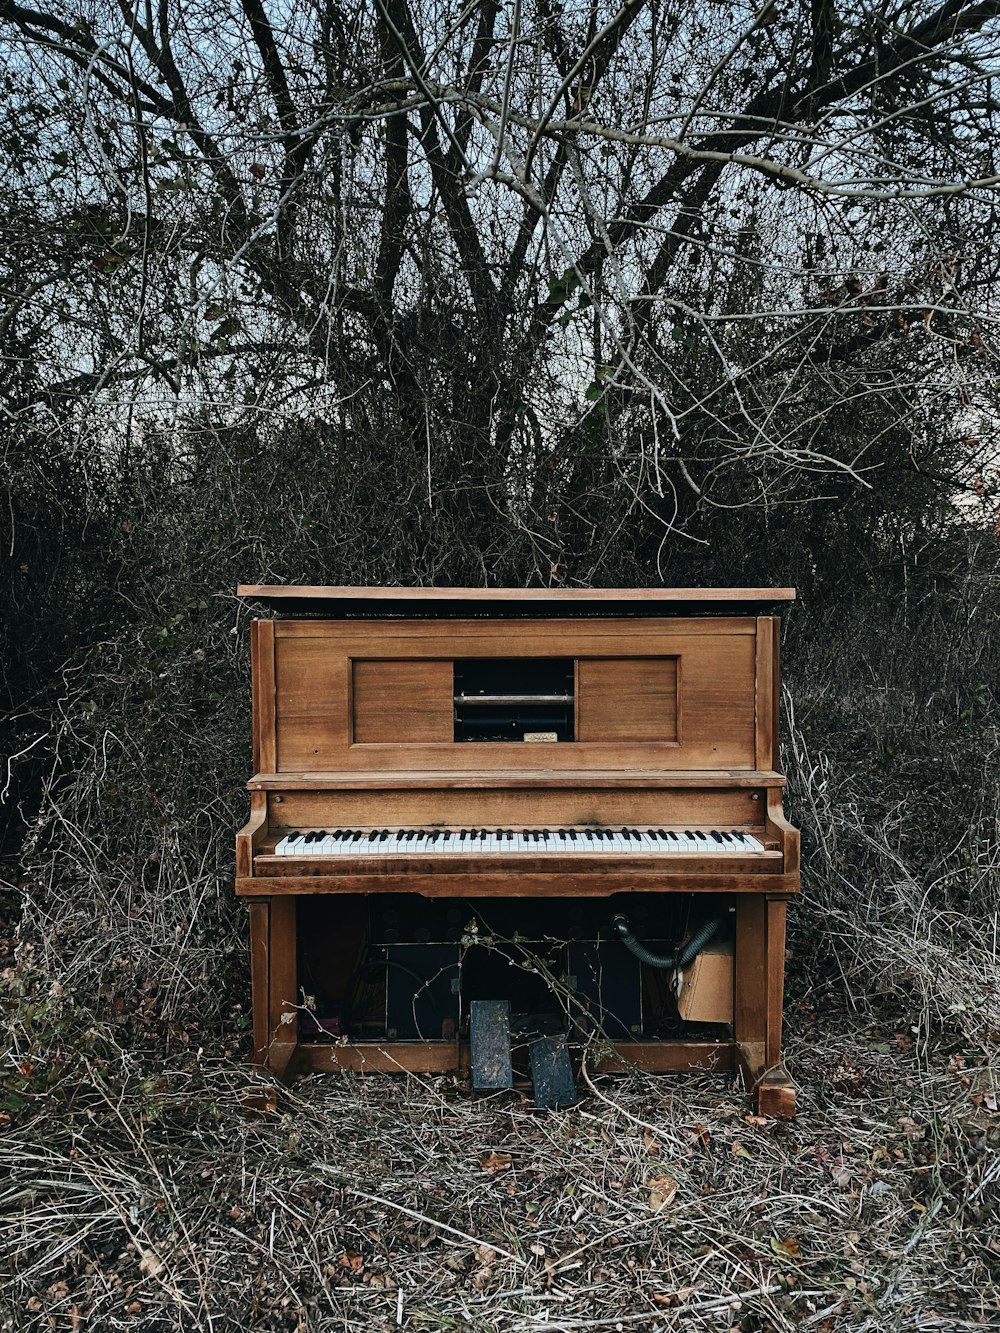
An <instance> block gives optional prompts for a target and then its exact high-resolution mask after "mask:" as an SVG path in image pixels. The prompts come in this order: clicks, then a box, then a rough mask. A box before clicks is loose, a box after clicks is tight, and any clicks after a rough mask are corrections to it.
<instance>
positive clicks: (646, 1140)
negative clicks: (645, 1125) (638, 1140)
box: [642, 1129, 660, 1157]
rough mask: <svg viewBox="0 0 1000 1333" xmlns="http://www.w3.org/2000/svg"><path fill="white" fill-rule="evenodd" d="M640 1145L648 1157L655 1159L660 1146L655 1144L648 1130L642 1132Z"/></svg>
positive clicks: (654, 1139) (653, 1137)
mask: <svg viewBox="0 0 1000 1333" xmlns="http://www.w3.org/2000/svg"><path fill="white" fill-rule="evenodd" d="M642 1144H643V1147H644V1148H645V1149H646V1151H647V1152H648V1153H649V1155H650V1157H657V1156H658V1155H659V1152H660V1145H659V1143H657V1141H656V1138H655V1136H654V1135H653V1133H652V1132H651V1131H650V1130H648V1129H644V1130H643V1131H642Z"/></svg>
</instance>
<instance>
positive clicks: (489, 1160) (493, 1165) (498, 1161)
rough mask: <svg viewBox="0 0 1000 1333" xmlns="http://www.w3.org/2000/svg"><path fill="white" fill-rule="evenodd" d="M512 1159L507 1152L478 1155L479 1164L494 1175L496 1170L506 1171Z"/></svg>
mask: <svg viewBox="0 0 1000 1333" xmlns="http://www.w3.org/2000/svg"><path fill="white" fill-rule="evenodd" d="M513 1160H514V1159H513V1158H512V1157H511V1155H510V1153H509V1152H491V1153H490V1155H489V1156H488V1157H480V1159H479V1165H480V1166H481V1167H482V1169H483V1170H484V1171H489V1172H490V1173H491V1174H493V1175H496V1173H497V1172H498V1171H506V1170H507V1168H508V1167H509V1166H510V1164H511V1162H512V1161H513Z"/></svg>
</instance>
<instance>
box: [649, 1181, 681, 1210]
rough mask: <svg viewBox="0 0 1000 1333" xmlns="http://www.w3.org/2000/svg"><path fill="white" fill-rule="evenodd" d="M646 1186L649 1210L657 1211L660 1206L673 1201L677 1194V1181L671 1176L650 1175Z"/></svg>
mask: <svg viewBox="0 0 1000 1333" xmlns="http://www.w3.org/2000/svg"><path fill="white" fill-rule="evenodd" d="M646 1188H647V1189H648V1190H649V1208H650V1212H653V1213H658V1212H659V1211H660V1209H661V1208H666V1207H667V1205H668V1204H671V1203H673V1201H674V1197H675V1195H676V1194H677V1181H676V1180H674V1178H673V1176H650V1178H649V1179H648V1180H647V1181H646Z"/></svg>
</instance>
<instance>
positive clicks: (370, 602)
mask: <svg viewBox="0 0 1000 1333" xmlns="http://www.w3.org/2000/svg"><path fill="white" fill-rule="evenodd" d="M236 592H237V596H239V597H245V598H247V599H249V600H250V601H255V602H263V603H264V604H265V605H266V606H268V607H270V608H271V610H272V611H274V612H276V613H278V614H279V615H296V616H345V617H359V618H364V619H371V618H377V619H382V618H390V617H391V618H395V617H399V616H406V617H423V616H462V615H479V616H523V615H531V616H575V615H590V616H593V615H625V616H630V615H633V616H634V615H659V616H663V615H686V616H689V615H694V614H698V613H700V614H702V615H712V614H714V615H732V614H734V613H736V614H739V613H742V614H744V615H753V614H757V613H761V612H764V613H766V612H767V611H769V610H771V609H773V608H774V607H775V606H777V605H780V604H782V603H787V602H793V601H794V600H795V589H794V588H446V587H442V588H362V587H343V586H341V587H337V586H322V585H317V584H310V585H305V584H301V585H295V584H258V583H241V584H240V585H239V587H238V588H237V589H236Z"/></svg>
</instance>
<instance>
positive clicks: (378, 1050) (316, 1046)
mask: <svg viewBox="0 0 1000 1333" xmlns="http://www.w3.org/2000/svg"><path fill="white" fill-rule="evenodd" d="M612 1049H613V1050H614V1052H615V1054H614V1055H607V1056H604V1057H602V1058H601V1059H598V1060H596V1061H595V1062H594V1063H593V1065H592V1066H591V1067H592V1068H593V1069H594V1071H595V1072H597V1073H601V1074H604V1073H625V1072H626V1071H628V1070H629V1069H641V1070H644V1071H646V1072H648V1073H678V1072H681V1071H683V1070H686V1069H717V1070H720V1071H723V1070H729V1069H734V1068H735V1067H736V1054H735V1051H734V1048H733V1045H732V1043H731V1042H707V1041H634V1042H628V1041H622V1042H615V1043H614V1044H613V1048H612ZM469 1065H470V1051H469V1046H468V1043H466V1042H459V1043H456V1042H453V1041H422V1042H403V1041H400V1042H391V1041H385V1042H377V1041H364V1042H351V1043H350V1044H349V1045H346V1046H337V1045H334V1044H333V1043H328V1042H316V1043H306V1042H302V1043H300V1044H299V1046H298V1048H297V1049H296V1052H295V1056H294V1059H293V1062H292V1068H293V1069H295V1070H296V1071H298V1072H303V1071H306V1070H310V1071H313V1072H316V1073H319V1072H324V1071H334V1070H348V1069H350V1070H355V1071H356V1072H358V1073H369V1074H386V1073H388V1074H398V1073H403V1072H409V1073H415V1074H443V1073H448V1072H450V1071H451V1070H455V1069H459V1070H466V1069H468V1068H469Z"/></svg>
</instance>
